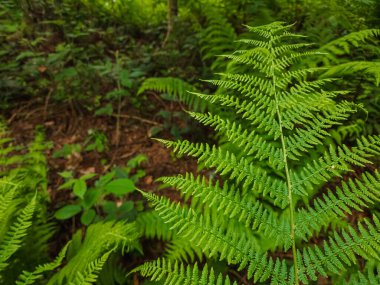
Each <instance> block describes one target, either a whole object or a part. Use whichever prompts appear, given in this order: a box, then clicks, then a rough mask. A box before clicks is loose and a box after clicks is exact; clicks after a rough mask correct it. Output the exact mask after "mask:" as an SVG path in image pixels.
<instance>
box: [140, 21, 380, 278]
mask: <svg viewBox="0 0 380 285" xmlns="http://www.w3.org/2000/svg"><path fill="white" fill-rule="evenodd" d="M290 28H291V26H286V25H284V24H283V23H280V22H275V23H272V24H269V25H264V26H259V27H248V29H249V31H250V32H251V33H252V39H248V40H244V41H243V42H244V43H245V44H246V45H248V48H247V49H245V50H239V51H236V52H235V53H233V54H231V55H226V57H227V58H229V59H230V60H231V61H232V62H233V63H234V64H237V65H243V66H245V67H248V68H244V69H243V70H248V69H250V70H251V72H249V73H244V74H222V79H220V80H211V81H210V82H211V83H212V84H215V85H217V86H218V87H220V88H221V89H222V90H224V92H218V93H217V94H216V95H203V94H197V93H194V95H196V96H199V97H200V98H202V99H203V100H206V101H208V102H210V104H215V105H217V106H222V107H224V108H225V109H228V110H233V111H234V112H230V113H225V114H224V113H219V114H212V113H208V114H202V113H195V112H190V115H191V116H192V117H193V118H195V119H196V120H198V121H200V122H201V123H203V124H205V125H208V126H211V127H213V128H214V129H215V130H216V131H217V132H218V133H220V134H221V135H223V136H224V138H225V139H226V140H227V141H229V142H230V143H231V144H232V145H233V146H234V147H233V148H230V149H226V148H225V147H220V146H216V145H213V146H211V145H209V144H207V143H192V142H189V141H176V142H171V141H164V140H161V141H162V142H163V143H164V144H166V145H167V146H169V147H171V148H173V150H174V152H176V153H177V154H179V155H183V154H185V155H190V156H193V157H196V158H197V159H198V161H199V162H200V163H201V164H202V165H203V166H204V167H207V168H213V169H215V171H216V172H218V173H219V174H220V176H221V177H222V178H223V180H224V181H223V183H222V182H219V181H216V182H215V181H211V180H210V179H208V178H207V177H204V176H201V175H200V176H198V177H194V176H193V175H192V174H186V175H184V176H182V175H181V176H177V177H164V178H162V179H161V180H162V181H163V182H164V183H166V184H168V185H170V186H173V187H174V188H176V189H178V190H179V191H181V193H182V194H183V195H184V197H191V198H192V201H191V203H190V204H191V205H190V207H188V206H186V205H182V204H181V203H178V202H171V201H170V200H169V199H168V198H165V197H158V196H156V195H154V194H151V193H144V196H145V197H146V198H147V199H148V200H149V201H150V202H151V203H152V205H153V206H154V207H155V209H156V211H157V212H158V213H159V215H160V216H161V218H162V219H163V220H164V221H165V222H167V223H168V224H169V225H170V226H171V229H172V230H176V231H177V235H178V236H179V237H181V238H183V239H187V240H188V241H189V243H191V244H193V245H195V246H196V247H198V248H200V249H201V250H202V251H203V254H204V255H206V257H208V258H212V257H218V258H219V259H220V260H225V261H227V262H228V263H229V264H230V265H231V266H233V267H236V268H237V269H238V270H245V271H244V272H245V273H243V274H246V277H247V278H248V279H249V280H251V279H253V282H254V283H255V284H260V283H263V284H268V282H270V284H284V285H285V284H286V285H289V284H310V283H312V282H313V281H315V280H317V279H318V277H319V276H325V277H331V278H334V280H339V281H337V282H338V283H337V284H346V283H345V282H348V280H349V279H350V280H359V279H360V280H375V279H374V277H373V274H374V270H375V271H376V269H373V268H376V267H377V266H378V264H379V262H380V256H379V250H380V220H379V218H378V217H377V216H376V214H372V215H370V214H368V215H366V216H367V217H365V218H362V219H360V220H358V221H353V222H350V221H349V220H348V219H347V216H349V215H350V214H352V213H353V212H354V211H360V212H364V211H366V212H367V211H368V210H369V209H371V208H372V206H373V205H374V203H375V202H376V201H379V200H380V191H379V189H380V187H379V186H380V174H379V172H378V171H371V170H370V169H365V167H366V166H367V165H369V164H371V163H372V160H373V158H374V157H375V156H378V155H379V154H380V136H368V137H361V138H359V139H358V140H357V142H356V146H353V147H352V146H346V145H340V146H333V145H330V146H329V147H328V146H327V145H326V138H327V137H328V136H329V132H330V131H331V130H333V129H334V128H335V127H336V126H339V125H341V124H343V122H344V121H346V120H347V119H348V118H349V117H350V115H351V114H352V113H354V112H355V111H356V110H357V108H358V107H361V106H357V105H355V104H353V103H351V102H347V101H345V100H343V97H344V95H345V94H346V93H347V92H342V91H325V90H324V89H323V87H324V86H325V85H326V84H331V83H332V82H334V81H333V80H332V79H319V80H311V79H308V78H310V76H311V75H313V74H315V73H317V72H319V68H299V67H297V65H296V63H297V61H299V60H300V59H302V58H305V57H306V58H308V57H311V56H317V55H320V54H321V53H320V52H314V51H302V50H303V49H305V48H307V46H308V44H304V43H299V41H298V40H299V39H302V36H300V35H298V34H294V33H292V32H290V31H289V30H290ZM226 93H227V94H226ZM337 97H338V98H339V100H336V99H337ZM231 113H234V115H233V116H231ZM316 148H317V150H313V149H316ZM359 167H360V168H363V172H362V173H361V174H360V175H357V176H352V175H351V174H350V173H352V172H354V171H355V170H356V169H358V168H359ZM338 180H339V181H340V182H337V181H338ZM332 181H334V182H332ZM332 188H335V189H334V190H333V189H332ZM317 234H318V235H317ZM315 240H317V241H323V242H322V243H319V242H317V243H315ZM359 264H374V265H375V267H371V268H368V269H367V270H364V271H363V272H362V273H360V274H357V272H358V271H359ZM197 268H198V267H197V266H196V265H195V266H193V267H191V266H188V267H185V266H184V265H182V264H180V263H177V262H173V261H170V259H169V260H167V259H164V260H158V261H154V262H152V263H146V264H144V265H142V266H141V267H139V268H137V269H136V270H137V271H140V272H141V273H142V275H143V276H148V277H151V278H152V279H153V280H160V281H162V282H163V283H164V284H183V283H185V284H224V283H221V282H224V281H221V280H220V279H217V278H216V277H215V274H214V273H211V272H212V271H211V270H210V269H209V268H208V267H206V268H204V269H203V270H202V271H200V270H198V269H197ZM352 272H353V275H355V274H356V277H354V276H352V278H351V277H350V273H352ZM339 276H345V277H344V278H340V279H339ZM227 277H228V276H227ZM227 277H224V278H227ZM221 278H222V277H221ZM231 278H232V277H231ZM231 278H228V279H226V280H230V279H231ZM355 278H356V279H355ZM358 278H359V279H358ZM225 282H226V284H227V283H228V282H230V281H225ZM349 282H353V281H349ZM334 284H335V283H334ZM351 284H352V283H351Z"/></svg>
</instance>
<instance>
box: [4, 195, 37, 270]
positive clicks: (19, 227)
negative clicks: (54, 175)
mask: <svg viewBox="0 0 380 285" xmlns="http://www.w3.org/2000/svg"><path fill="white" fill-rule="evenodd" d="M35 207H36V197H34V198H33V199H32V200H31V201H30V202H29V204H28V205H27V206H26V207H25V209H24V210H22V212H21V213H20V215H19V216H18V217H17V220H16V222H15V223H14V224H13V225H12V226H11V227H10V229H9V230H8V232H7V233H6V235H5V236H4V239H3V240H2V241H1V244H0V272H1V271H3V270H4V269H5V268H6V267H7V265H8V263H7V261H8V260H9V258H10V257H11V256H12V255H13V254H14V253H15V252H16V251H17V250H18V249H19V248H20V247H21V243H22V241H23V238H24V237H25V236H26V235H27V230H28V228H29V227H30V226H31V225H32V217H33V214H34V210H35Z"/></svg>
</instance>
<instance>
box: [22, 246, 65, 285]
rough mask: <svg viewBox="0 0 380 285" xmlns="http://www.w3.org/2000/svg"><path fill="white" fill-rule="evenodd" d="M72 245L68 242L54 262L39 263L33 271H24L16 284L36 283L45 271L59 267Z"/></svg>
mask: <svg viewBox="0 0 380 285" xmlns="http://www.w3.org/2000/svg"><path fill="white" fill-rule="evenodd" d="M69 245H70V243H67V244H66V245H65V246H64V247H63V248H62V250H61V251H60V253H59V254H58V256H57V257H56V259H55V260H53V261H52V262H49V263H46V264H43V265H38V266H37V268H36V269H35V270H34V271H33V272H28V271H23V272H22V274H21V275H20V276H19V280H18V281H16V285H31V284H34V283H35V281H37V280H38V279H40V278H41V277H43V273H45V272H47V271H52V270H54V269H56V268H57V267H59V266H60V265H61V264H62V261H63V259H64V258H65V256H66V252H67V248H68V246H69Z"/></svg>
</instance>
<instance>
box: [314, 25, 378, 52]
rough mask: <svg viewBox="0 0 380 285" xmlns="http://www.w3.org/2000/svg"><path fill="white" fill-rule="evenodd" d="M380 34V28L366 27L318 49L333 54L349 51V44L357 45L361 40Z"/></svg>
mask: <svg viewBox="0 0 380 285" xmlns="http://www.w3.org/2000/svg"><path fill="white" fill-rule="evenodd" d="M378 36H380V29H367V30H361V31H358V32H353V33H350V34H348V35H345V36H343V37H341V38H338V39H336V40H334V41H331V42H329V43H327V44H326V45H324V46H322V47H321V48H320V49H319V50H320V51H326V52H328V53H332V54H335V55H342V54H346V53H350V46H354V47H357V46H359V45H360V44H362V43H363V42H365V41H367V40H370V39H373V38H376V37H378Z"/></svg>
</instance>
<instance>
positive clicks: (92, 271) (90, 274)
mask: <svg viewBox="0 0 380 285" xmlns="http://www.w3.org/2000/svg"><path fill="white" fill-rule="evenodd" d="M111 253H112V251H108V252H106V253H105V254H103V255H102V257H100V258H98V259H96V260H94V261H92V262H91V263H90V264H89V265H88V266H87V269H86V271H85V272H84V274H83V273H81V272H80V271H78V272H77V275H76V278H75V279H74V281H73V282H70V283H69V284H70V285H90V284H93V283H94V282H96V280H97V278H98V276H99V273H100V271H101V270H102V268H103V266H104V264H105V263H106V261H107V259H108V257H109V256H110V254H111Z"/></svg>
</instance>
